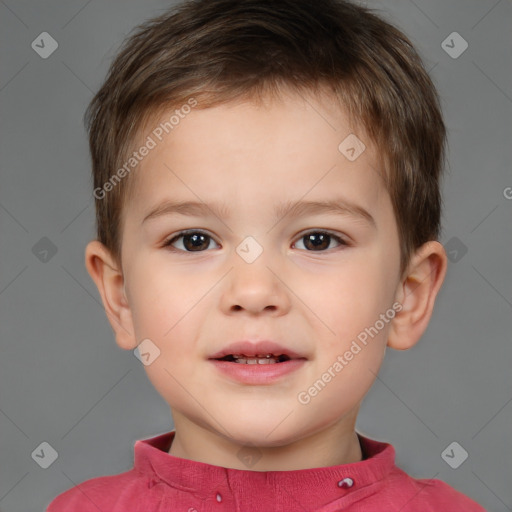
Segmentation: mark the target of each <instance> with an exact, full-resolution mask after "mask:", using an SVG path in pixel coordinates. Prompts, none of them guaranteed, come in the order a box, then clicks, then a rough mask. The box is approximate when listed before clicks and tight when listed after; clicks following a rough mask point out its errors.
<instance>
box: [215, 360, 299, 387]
mask: <svg viewBox="0 0 512 512" xmlns="http://www.w3.org/2000/svg"><path fill="white" fill-rule="evenodd" d="M210 361H211V362H212V363H213V364H214V365H215V367H216V368H217V369H218V370H219V371H220V372H222V373H224V374H225V375H228V376H229V377H231V378H232V379H235V380H237V381H239V382H242V383H243V384H268V383H271V382H274V381H276V380H278V379H280V378H281V377H284V376H285V375H288V374H290V373H292V372H294V371H296V370H298V369H299V368H301V367H302V366H303V365H304V363H305V362H306V359H289V360H288V361H284V362H282V363H274V364H242V363H232V362H229V361H219V360H218V359H210Z"/></svg>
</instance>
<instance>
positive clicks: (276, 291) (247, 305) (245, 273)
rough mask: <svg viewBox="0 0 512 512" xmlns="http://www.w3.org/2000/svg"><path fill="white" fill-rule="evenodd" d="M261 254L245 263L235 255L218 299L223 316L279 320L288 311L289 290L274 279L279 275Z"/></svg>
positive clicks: (268, 260) (270, 262)
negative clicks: (234, 315) (247, 315)
mask: <svg viewBox="0 0 512 512" xmlns="http://www.w3.org/2000/svg"><path fill="white" fill-rule="evenodd" d="M264 255H265V251H264V252H263V254H262V255H261V256H260V257H259V258H258V259H257V260H256V261H254V262H252V263H247V262H245V261H244V260H243V259H242V258H240V257H239V256H238V255H236V254H235V255H234V257H235V261H234V262H233V263H234V265H233V269H232V271H231V272H230V273H229V275H228V276H227V280H228V281H227V283H226V284H225V288H224V291H223V294H222V298H221V308H222V310H223V312H224V313H226V314H233V313H238V314H240V313H242V312H246V313H247V314H250V315H260V314H263V313H265V314H270V315H271V316H281V315H284V314H286V313H287V312H288V311H289V310H290V304H291V301H290V295H289V293H290V292H289V290H288V289H287V287H286V286H285V284H284V283H283V281H282V280H281V279H279V278H278V277H277V276H278V275H279V272H278V271H276V269H274V268H273V267H275V266H276V264H275V259H274V260H273V263H274V265H272V261H271V260H270V258H269V257H267V256H264Z"/></svg>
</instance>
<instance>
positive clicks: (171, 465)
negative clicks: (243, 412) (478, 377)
mask: <svg viewBox="0 0 512 512" xmlns="http://www.w3.org/2000/svg"><path fill="white" fill-rule="evenodd" d="M174 434H175V431H172V432H167V433H165V434H161V435H158V436H156V437H153V438H150V439H145V440H139V441H136V442H135V448H134V454H135V458H134V467H135V469H136V470H137V471H138V472H140V473H142V474H144V475H146V476H148V477H149V480H148V482H150V484H149V485H150V486H151V485H154V484H155V483H161V482H163V483H165V484H167V485H169V486H171V487H173V488H175V489H177V490H181V491H182V492H190V493H192V494H194V495H196V496H199V497H201V498H202V499H213V500H215V499H216V500H217V501H218V502H221V501H223V502H224V503H226V504H227V503H229V502H230V501H233V500H236V501H237V502H240V501H243V499H242V498H243V497H244V496H247V495H249V496H250V495H255V494H256V495H261V494H262V493H268V494H269V495H270V496H272V497H273V498H275V497H276V495H278V494H279V493H281V494H283V495H284V494H288V495H289V496H292V497H293V496H295V497H300V503H301V505H302V506H303V507H308V506H318V505H319V504H327V503H331V502H332V501H335V500H338V499H340V498H343V497H344V496H346V495H348V494H352V493H354V492H355V491H360V490H361V489H362V488H364V487H368V486H370V485H371V484H375V483H377V482H379V481H381V480H383V479H385V477H386V476H387V475H388V474H389V473H390V472H391V471H392V470H393V468H394V466H395V450H394V448H393V446H391V445H390V444H388V443H381V442H379V441H375V440H372V439H369V438H367V437H364V436H362V435H360V434H358V437H359V440H360V443H361V447H362V449H363V452H364V454H365V457H366V458H365V459H364V460H362V461H360V462H354V463H350V464H341V465H338V466H328V467H321V468H312V469H300V470H293V471H251V470H241V469H231V468H223V467H221V466H214V465H211V464H206V463H203V462H197V461H193V460H188V459H182V458H180V457H175V456H173V455H170V454H169V453H168V450H169V448H170V446H171V443H172V440H173V439H174ZM377 487H380V486H377ZM306 490H307V492H306ZM368 490H369V489H367V491H368ZM375 490H377V489H375ZM358 494H359V493H358ZM364 494H366V492H365V493H364Z"/></svg>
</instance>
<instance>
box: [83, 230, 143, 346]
mask: <svg viewBox="0 0 512 512" xmlns="http://www.w3.org/2000/svg"><path fill="white" fill-rule="evenodd" d="M85 266H86V268H87V271H88V272H89V275H90V276H91V278H92V280H93V281H94V283H95V284H96V287H97V288H98V291H99V293H100V296H101V300H102V302H103V307H104V308H105V313H106V315H107V318H108V320H109V322H110V325H111V326H112V329H113V330H114V333H115V336H116V342H117V344H118V345H119V346H120V347H121V348H123V349H125V350H133V349H134V348H135V347H136V346H137V342H136V340H135V336H134V330H133V320H132V314H131V310H130V306H129V304H128V301H127V298H126V293H125V282H124V277H123V273H122V271H121V269H120V268H118V265H117V264H116V262H115V261H114V258H113V256H112V254H111V252H110V251H109V250H108V249H107V248H106V247H105V246H104V245H103V244H102V243H101V242H99V241H97V240H93V241H92V242H89V243H88V244H87V247H86V249H85Z"/></svg>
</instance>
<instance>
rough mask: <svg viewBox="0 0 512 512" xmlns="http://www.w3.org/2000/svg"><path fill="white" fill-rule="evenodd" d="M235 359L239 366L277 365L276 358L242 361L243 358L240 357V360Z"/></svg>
mask: <svg viewBox="0 0 512 512" xmlns="http://www.w3.org/2000/svg"><path fill="white" fill-rule="evenodd" d="M235 359H236V361H235V362H236V363H239V364H276V363H277V358H272V356H271V357H270V358H267V357H265V358H259V359H244V358H243V357H240V358H238V357H237V358H235Z"/></svg>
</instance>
